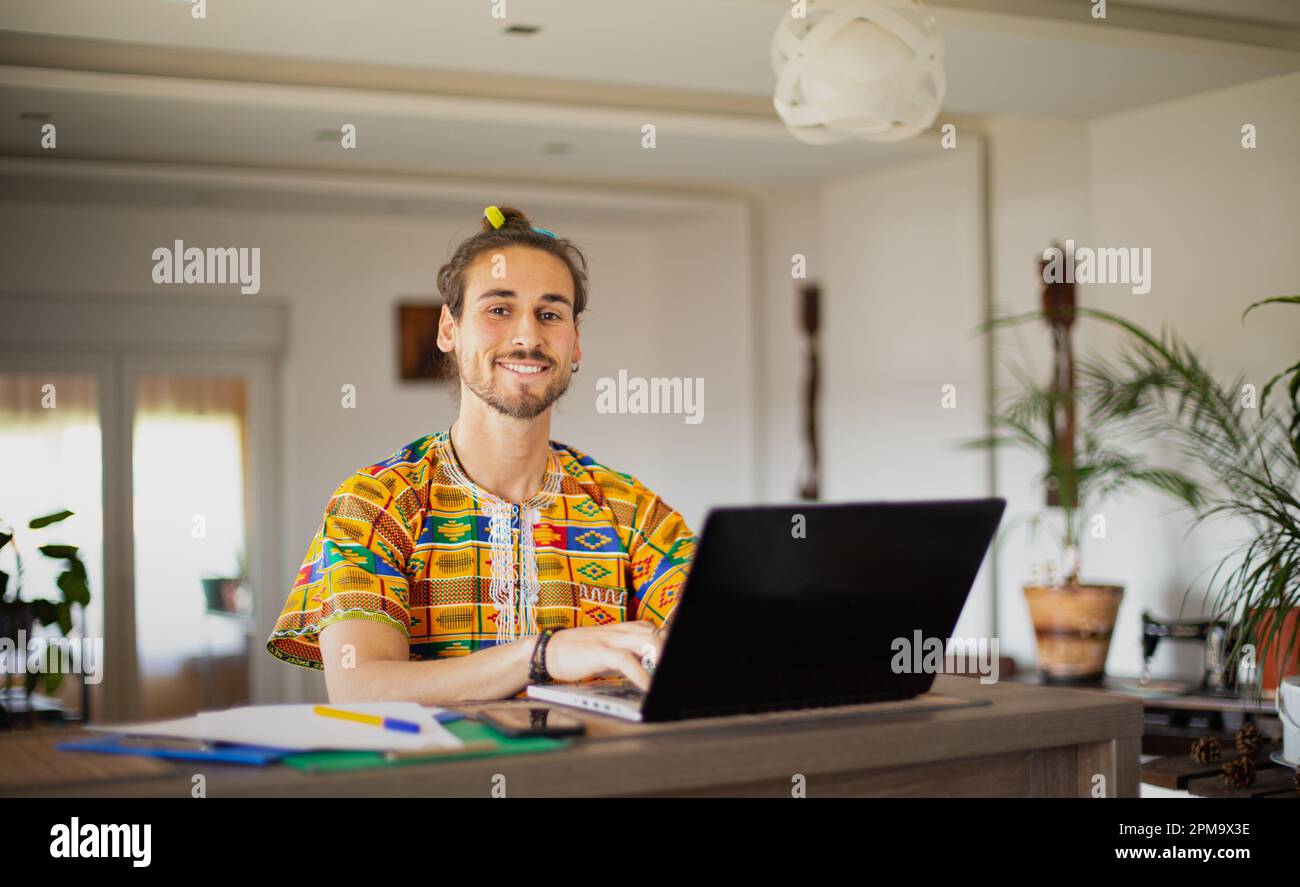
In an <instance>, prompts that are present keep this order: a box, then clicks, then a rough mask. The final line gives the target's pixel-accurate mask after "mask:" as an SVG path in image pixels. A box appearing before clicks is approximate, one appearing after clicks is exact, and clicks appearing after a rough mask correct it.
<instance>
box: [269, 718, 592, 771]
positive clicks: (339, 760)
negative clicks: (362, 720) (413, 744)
mask: <svg viewBox="0 0 1300 887" xmlns="http://www.w3.org/2000/svg"><path fill="white" fill-rule="evenodd" d="M443 726H445V727H446V728H447V730H448V731H450V732H451V733H452V735H454V736H456V737H457V738H459V739H461V740H462V741H464V742H465V743H466V745H467V746H473V747H472V748H465V749H463V750H461V751H452V752H442V753H439V754H435V755H428V756H421V757H406V758H397V759H394V760H389V759H388V757H387V756H385V754H384V753H383V752H380V751H312V752H302V753H300V754H292V755H286V756H285V757H283V758H281V759H280V762H281V763H283V764H288V765H289V766H290V767H293V768H294V769H295V770H301V771H303V772H304V773H337V772H341V771H343V770H361V769H364V768H366V767H400V766H402V765H404V764H434V763H438V762H440V761H463V760H466V759H467V758H487V757H492V756H494V755H518V754H529V753H531V752H543V751H554V750H556V749H559V748H564V747H566V746H567V745H568V744H569V740H567V739H556V738H553V737H550V736H519V737H515V736H502V735H501V734H500V733H498V732H496V731H495V730H493V729H492V728H491V727H489V726H487V725H486V724H480V723H479V722H478V721H471V720H470V719H468V718H466V719H464V720H460V721H452V722H451V723H449V724H444V725H443Z"/></svg>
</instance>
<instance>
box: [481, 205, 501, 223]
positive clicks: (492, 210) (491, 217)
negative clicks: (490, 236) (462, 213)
mask: <svg viewBox="0 0 1300 887" xmlns="http://www.w3.org/2000/svg"><path fill="white" fill-rule="evenodd" d="M483 215H485V216H487V220H488V221H489V222H491V223H492V227H493V228H500V227H501V226H502V225H504V224H505V223H506V217H505V215H504V214H503V213H502V212H501V210H500V209H498V208H497V207H495V206H488V207H484V208H483Z"/></svg>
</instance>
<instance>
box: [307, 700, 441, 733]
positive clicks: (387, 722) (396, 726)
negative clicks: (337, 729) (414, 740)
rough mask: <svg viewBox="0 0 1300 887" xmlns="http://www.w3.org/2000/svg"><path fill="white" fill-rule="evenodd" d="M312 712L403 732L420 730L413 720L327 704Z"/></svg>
mask: <svg viewBox="0 0 1300 887" xmlns="http://www.w3.org/2000/svg"><path fill="white" fill-rule="evenodd" d="M312 712H314V713H315V714H318V715H324V716H325V717H327V718H339V719H340V720H344V721H356V722H357V723H358V724H372V725H373V726H376V727H383V728H384V729H385V730H400V731H401V732H403V733H419V732H420V725H419V724H417V723H415V721H403V720H401V719H400V718H381V717H380V716H379V715H366V714H361V713H360V712H356V711H344V710H343V709H341V708H330V707H329V706H327V705H318V706H316V707H315V708H313V709H312Z"/></svg>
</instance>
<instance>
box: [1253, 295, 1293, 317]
mask: <svg viewBox="0 0 1300 887" xmlns="http://www.w3.org/2000/svg"><path fill="white" fill-rule="evenodd" d="M1281 303H1290V304H1292V305H1300V296H1273V297H1272V298H1271V299H1260V300H1259V301H1258V302H1255V303H1254V304H1253V305H1251V306H1250V307H1249V308H1247V309H1246V310H1245V311H1243V312H1241V319H1242V320H1245V319H1246V315H1247V314H1249V313H1250V312H1252V311H1254V310H1255V309H1256V308H1258V307H1259V306H1261V305H1277V304H1281Z"/></svg>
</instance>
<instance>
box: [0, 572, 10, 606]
mask: <svg viewBox="0 0 1300 887" xmlns="http://www.w3.org/2000/svg"><path fill="white" fill-rule="evenodd" d="M7 588H9V574H8V573H6V572H5V571H4V570H0V601H2V600H4V599H5V590H6V589H7Z"/></svg>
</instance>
